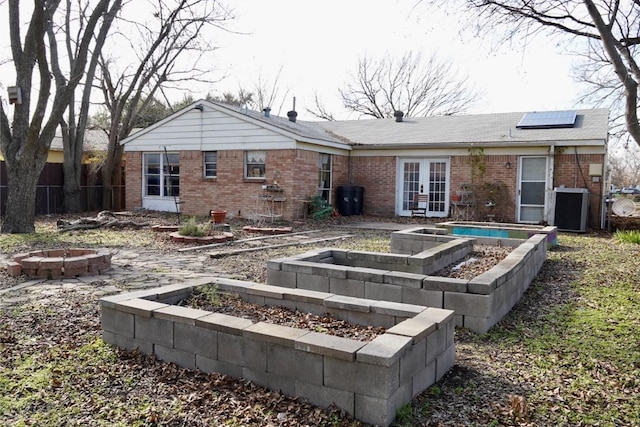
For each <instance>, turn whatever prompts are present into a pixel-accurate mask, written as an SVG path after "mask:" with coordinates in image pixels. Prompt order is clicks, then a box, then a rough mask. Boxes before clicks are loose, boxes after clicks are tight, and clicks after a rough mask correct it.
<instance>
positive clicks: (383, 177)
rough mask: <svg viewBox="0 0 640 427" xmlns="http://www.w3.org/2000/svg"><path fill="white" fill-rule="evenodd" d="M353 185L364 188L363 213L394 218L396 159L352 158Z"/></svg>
mask: <svg viewBox="0 0 640 427" xmlns="http://www.w3.org/2000/svg"><path fill="white" fill-rule="evenodd" d="M351 168H352V169H351V170H352V173H351V174H352V177H353V182H352V184H353V185H358V186H362V187H364V195H363V199H364V200H363V205H362V213H363V214H365V215H384V216H393V215H394V214H395V200H396V157H395V156H380V157H352V158H351Z"/></svg>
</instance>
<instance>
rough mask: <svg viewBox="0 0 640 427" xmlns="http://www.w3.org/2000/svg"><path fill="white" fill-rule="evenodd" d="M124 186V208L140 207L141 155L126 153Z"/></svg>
mask: <svg viewBox="0 0 640 427" xmlns="http://www.w3.org/2000/svg"><path fill="white" fill-rule="evenodd" d="M124 173H125V181H124V182H125V185H126V188H127V191H126V198H125V205H126V206H125V208H126V209H130V210H132V209H134V208H139V207H142V153H141V152H139V151H132V152H129V153H127V162H126V164H125V171H124Z"/></svg>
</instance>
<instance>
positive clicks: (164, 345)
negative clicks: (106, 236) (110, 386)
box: [100, 278, 455, 426]
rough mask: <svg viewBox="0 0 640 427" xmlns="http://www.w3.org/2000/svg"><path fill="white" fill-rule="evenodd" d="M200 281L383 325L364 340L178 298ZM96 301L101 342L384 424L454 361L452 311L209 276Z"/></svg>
mask: <svg viewBox="0 0 640 427" xmlns="http://www.w3.org/2000/svg"><path fill="white" fill-rule="evenodd" d="M206 284H215V285H216V286H217V287H218V289H219V290H220V291H222V292H231V293H234V294H237V295H238V296H240V298H242V299H243V300H245V301H248V302H251V303H254V304H259V305H266V306H282V307H287V308H289V309H292V310H298V311H301V312H308V313H315V314H324V313H329V314H330V315H331V316H332V317H334V318H336V319H342V320H346V321H348V322H350V323H356V324H363V325H372V326H377V327H384V328H387V329H386V331H385V333H383V334H381V335H379V336H377V337H376V338H374V339H373V340H371V341H370V342H364V341H357V340H353V339H348V338H341V337H336V336H331V335H328V334H325V333H320V332H316V331H308V330H302V329H298V328H292V327H288V326H281V325H275V324H270V323H266V322H252V321H251V320H248V319H242V318H239V317H235V316H230V315H227V314H222V313H212V312H210V311H206V310H201V309H195V308H190V307H183V306H178V305H175V304H177V303H178V302H179V301H183V300H185V299H187V298H189V296H190V295H191V294H192V293H193V290H194V289H196V288H197V287H198V286H202V285H206ZM100 308H101V321H102V329H103V339H104V340H105V342H107V343H110V344H112V345H116V346H119V347H123V348H127V349H131V350H133V349H138V350H139V351H142V352H144V353H147V354H155V355H156V356H157V357H158V358H159V359H161V360H165V361H168V362H174V363H176V364H178V365H180V366H184V367H187V368H191V369H199V370H202V371H204V372H220V373H223V374H226V375H230V376H233V377H242V378H245V379H248V380H251V381H253V382H254V383H256V384H259V385H262V386H265V387H267V388H270V389H272V390H280V391H282V392H283V393H285V394H287V395H291V396H299V397H302V398H306V399H308V400H309V401H311V402H312V403H313V404H315V405H318V406H329V405H331V404H335V405H336V406H338V407H339V408H341V409H343V410H345V411H346V412H348V413H350V414H352V415H353V416H354V417H355V418H357V419H359V420H361V421H363V422H365V423H369V424H374V425H383V426H387V425H389V424H390V423H391V422H392V421H393V419H394V418H395V414H396V410H397V409H398V408H400V407H401V406H402V405H404V404H406V403H409V402H410V401H411V400H412V398H413V397H415V396H416V395H417V394H419V393H420V392H422V391H423V390H425V389H426V388H427V387H429V386H430V385H431V384H433V383H434V382H435V381H437V380H438V379H440V378H441V377H442V376H443V375H444V374H445V373H446V372H447V371H448V370H449V369H450V368H451V367H452V366H453V364H454V361H455V347H454V342H453V337H454V320H453V312H452V311H450V310H443V309H436V308H426V307H422V306H417V305H410V304H399V303H393V302H386V301H373V300H366V299H360V298H351V297H346V296H340V295H335V294H332V293H325V292H314V291H308V290H303V289H283V288H280V287H274V286H268V285H263V284H258V283H251V282H243V281H237V280H231V279H222V278H215V279H210V280H205V279H201V280H199V281H193V282H190V283H186V284H180V285H171V286H165V287H162V288H157V289H150V290H146V291H139V292H133V293H128V294H121V295H116V296H111V297H105V298H102V299H101V300H100Z"/></svg>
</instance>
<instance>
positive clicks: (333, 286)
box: [329, 277, 364, 298]
mask: <svg viewBox="0 0 640 427" xmlns="http://www.w3.org/2000/svg"><path fill="white" fill-rule="evenodd" d="M329 292H331V293H333V294H336V295H346V296H350V297H355V298H364V282H363V281H361V280H352V279H337V278H334V277H332V278H330V279H329Z"/></svg>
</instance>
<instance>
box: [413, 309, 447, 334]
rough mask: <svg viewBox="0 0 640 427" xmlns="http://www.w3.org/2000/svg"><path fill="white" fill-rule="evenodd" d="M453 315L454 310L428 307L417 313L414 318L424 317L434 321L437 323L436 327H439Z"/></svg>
mask: <svg viewBox="0 0 640 427" xmlns="http://www.w3.org/2000/svg"><path fill="white" fill-rule="evenodd" d="M453 316H454V312H453V311H451V310H446V309H442V308H434V307H429V308H427V309H426V310H424V311H422V312H420V313H419V314H417V315H416V318H420V319H426V320H429V321H431V322H434V323H435V324H436V325H438V329H439V328H441V327H442V325H446V324H448V323H449V322H450V321H451V319H452V317H453Z"/></svg>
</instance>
